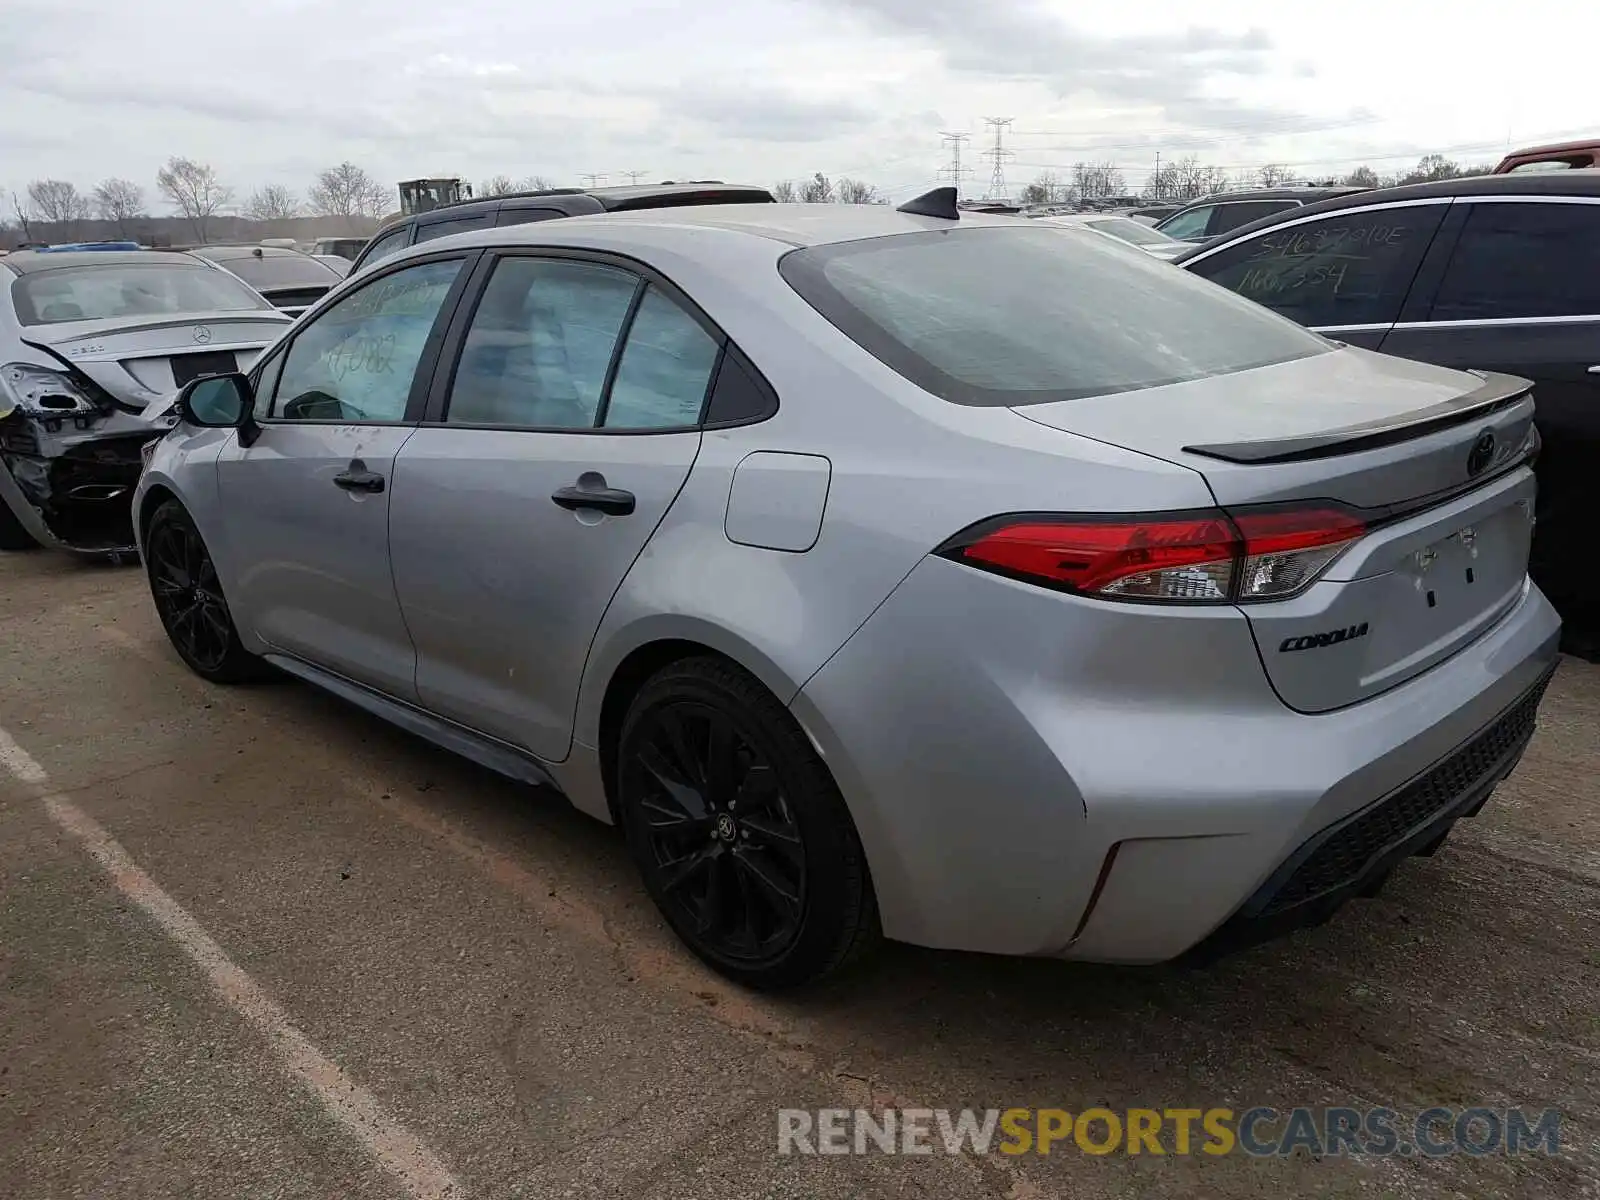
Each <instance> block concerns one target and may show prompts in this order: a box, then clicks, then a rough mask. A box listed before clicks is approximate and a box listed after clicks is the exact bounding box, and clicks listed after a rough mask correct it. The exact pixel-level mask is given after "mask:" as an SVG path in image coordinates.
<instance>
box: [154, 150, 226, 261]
mask: <svg viewBox="0 0 1600 1200" xmlns="http://www.w3.org/2000/svg"><path fill="white" fill-rule="evenodd" d="M156 188H157V190H158V191H160V193H161V194H162V195H163V196H165V197H166V198H167V202H168V203H169V204H171V205H172V207H173V208H175V209H177V210H178V212H179V213H181V214H182V215H183V216H184V217H186V218H187V219H188V221H189V224H190V225H191V226H192V227H193V228H194V235H195V237H196V238H198V239H199V240H200V241H202V242H204V241H205V240H206V230H207V228H208V227H209V226H210V224H211V218H212V217H213V216H215V215H216V211H217V209H219V208H221V207H222V206H223V205H224V204H227V203H228V202H229V201H230V200H232V199H233V189H232V188H231V187H227V186H225V185H224V184H223V183H222V182H221V181H220V180H219V179H218V178H217V169H216V168H215V167H213V166H212V165H211V164H210V163H198V162H195V161H194V160H193V159H189V158H169V159H167V165H166V166H164V167H162V168H161V170H159V171H157V172H156Z"/></svg>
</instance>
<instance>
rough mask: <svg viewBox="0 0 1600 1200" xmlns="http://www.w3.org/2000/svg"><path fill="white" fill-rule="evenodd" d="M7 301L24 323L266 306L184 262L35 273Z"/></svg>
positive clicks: (225, 278) (223, 278) (221, 276)
mask: <svg viewBox="0 0 1600 1200" xmlns="http://www.w3.org/2000/svg"><path fill="white" fill-rule="evenodd" d="M11 298H12V300H13V302H14V303H15V305H16V309H17V319H18V320H19V321H21V322H22V324H24V325H56V324H61V323H63V322H66V321H99V320H104V319H107V318H111V317H161V316H166V315H168V314H172V313H206V312H250V311H254V310H257V309H270V308H271V307H272V306H271V305H270V304H268V303H267V302H266V301H265V300H263V299H262V298H261V297H260V296H258V295H257V294H256V293H255V292H253V291H251V290H250V289H249V288H248V287H246V286H245V285H244V284H242V283H240V282H239V281H238V280H237V279H235V278H233V276H231V275H227V274H225V273H224V272H222V271H214V270H212V269H211V268H210V267H205V266H201V265H199V264H198V263H196V264H193V265H191V264H188V263H184V262H176V263H154V262H152V263H115V264H108V265H106V266H103V267H66V268H63V269H61V270H58V271H39V272H36V273H33V274H28V275H23V276H21V277H20V278H18V279H17V281H16V282H15V283H13V284H12V285H11Z"/></svg>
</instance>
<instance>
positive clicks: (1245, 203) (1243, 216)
mask: <svg viewBox="0 0 1600 1200" xmlns="http://www.w3.org/2000/svg"><path fill="white" fill-rule="evenodd" d="M1299 207H1300V202H1299V201H1298V200H1236V201H1234V202H1233V203H1232V204H1224V205H1222V206H1221V211H1219V212H1218V213H1217V219H1216V220H1215V221H1213V222H1211V228H1210V229H1209V230H1208V231H1207V232H1209V233H1211V234H1218V233H1227V232H1228V231H1229V230H1230V229H1238V228H1239V227H1240V226H1241V225H1248V224H1250V222H1251V221H1259V220H1260V219H1261V218H1262V217H1270V216H1271V215H1272V214H1273V213H1275V212H1282V211H1283V210H1284V209H1286V208H1299Z"/></svg>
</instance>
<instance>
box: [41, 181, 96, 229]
mask: <svg viewBox="0 0 1600 1200" xmlns="http://www.w3.org/2000/svg"><path fill="white" fill-rule="evenodd" d="M28 204H29V206H30V207H32V209H33V212H34V215H35V216H36V217H38V218H39V220H41V221H49V222H51V223H52V224H57V225H62V226H64V227H66V228H67V229H69V230H70V229H71V228H72V226H74V225H75V224H77V223H78V222H79V221H82V220H84V219H86V218H87V217H88V216H89V213H90V207H89V197H87V196H85V195H84V194H83V193H82V192H80V191H78V189H77V187H76V186H75V185H74V184H71V183H69V182H67V181H66V180H65V179H35V180H34V181H33V182H32V183H30V184H29V185H28Z"/></svg>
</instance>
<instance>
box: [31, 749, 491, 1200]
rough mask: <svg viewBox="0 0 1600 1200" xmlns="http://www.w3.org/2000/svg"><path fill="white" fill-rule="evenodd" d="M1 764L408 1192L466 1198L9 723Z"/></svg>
mask: <svg viewBox="0 0 1600 1200" xmlns="http://www.w3.org/2000/svg"><path fill="white" fill-rule="evenodd" d="M0 766H4V768H5V769H6V771H7V772H8V773H9V774H10V775H12V776H13V777H14V778H15V779H17V780H18V781H19V782H21V783H24V784H27V785H29V786H31V787H34V788H37V789H38V790H39V792H40V796H39V799H40V801H41V802H42V803H43V804H44V807H45V810H46V811H47V812H48V813H49V814H50V816H51V818H52V819H53V820H54V821H55V822H56V824H58V825H60V826H61V828H62V829H64V830H66V832H68V833H70V834H71V835H72V836H73V837H75V838H77V840H78V841H79V842H81V843H82V844H83V848H84V849H85V850H87V851H88V853H89V856H90V857H91V858H93V859H94V860H95V862H97V863H99V864H100V866H101V868H102V869H103V870H104V871H105V872H106V874H107V875H108V876H110V878H111V882H112V884H113V885H114V886H115V887H116V889H117V890H118V891H119V892H121V893H122V894H123V895H124V896H126V897H127V898H128V899H129V900H131V901H132V902H133V903H134V904H137V905H138V906H139V907H140V908H141V909H143V910H144V911H145V913H146V914H148V915H149V916H150V918H151V919H152V920H154V921H155V923H156V924H157V925H158V926H160V928H161V930H162V932H164V933H165V934H166V935H167V936H168V937H170V938H171V939H172V940H173V942H175V943H176V944H177V946H178V948H179V949H181V950H182V951H183V952H184V953H185V954H187V955H188V956H189V957H190V958H191V959H193V960H194V963H195V965H196V966H198V967H199V968H200V969H201V971H202V972H204V974H205V976H206V979H207V980H208V981H209V982H210V984H211V986H212V987H213V988H214V989H215V990H216V992H217V995H219V996H220V997H221V998H222V1000H223V1002H224V1003H225V1004H226V1005H227V1006H228V1007H229V1008H231V1009H233V1010H234V1011H235V1012H236V1013H238V1014H239V1015H240V1016H241V1017H243V1018H244V1020H245V1022H246V1023H247V1024H248V1025H250V1026H251V1027H252V1028H253V1029H254V1030H255V1031H256V1032H257V1033H259V1034H260V1035H261V1036H262V1038H263V1039H264V1040H265V1041H266V1043H267V1046H268V1047H269V1048H270V1050H271V1053H272V1054H273V1056H274V1057H275V1058H277V1059H278V1061H279V1062H280V1064H281V1065H282V1066H283V1067H284V1069H286V1070H287V1071H288V1072H289V1073H290V1074H291V1075H293V1076H294V1077H295V1078H296V1079H298V1080H299V1081H300V1082H301V1084H303V1085H304V1086H305V1087H306V1089H307V1090H308V1091H310V1092H311V1094H312V1095H313V1096H315V1097H316V1098H317V1100H318V1102H319V1103H321V1105H322V1107H323V1108H324V1109H326V1110H327V1112H328V1115H329V1116H331V1117H332V1118H333V1119H334V1120H335V1121H336V1122H337V1123H338V1124H339V1125H340V1126H341V1127H342V1128H343V1129H344V1130H345V1131H346V1132H347V1133H349V1134H350V1135H351V1136H353V1137H354V1138H355V1139H356V1140H357V1141H359V1142H361V1143H362V1145H364V1146H365V1147H366V1148H367V1150H368V1151H369V1152H370V1153H371V1154H372V1156H373V1157H374V1158H376V1159H377V1160H378V1163H379V1164H380V1165H381V1166H382V1167H383V1168H384V1169H385V1170H386V1171H388V1172H389V1173H390V1174H391V1175H393V1176H394V1177H395V1179H396V1180H397V1181H398V1182H399V1183H400V1185H401V1187H402V1188H404V1190H405V1194H406V1195H407V1196H409V1197H414V1198H415V1200H446V1198H449V1200H461V1197H464V1196H465V1195H466V1191H465V1189H464V1188H463V1187H462V1186H461V1184H460V1183H458V1182H457V1181H456V1179H455V1178H454V1176H452V1175H451V1173H450V1171H449V1169H448V1168H447V1167H446V1166H445V1165H444V1164H443V1162H441V1161H440V1159H439V1158H438V1157H437V1156H436V1155H435V1154H434V1153H433V1152H432V1151H431V1150H429V1149H428V1147H427V1146H425V1145H424V1144H423V1143H422V1142H421V1141H420V1140H418V1139H417V1138H416V1137H415V1136H414V1135H413V1134H412V1133H410V1132H409V1131H408V1130H407V1129H406V1128H405V1127H404V1126H403V1125H401V1124H400V1123H399V1122H398V1121H397V1120H395V1119H394V1117H392V1116H390V1115H389V1113H388V1112H386V1111H385V1110H384V1108H383V1106H382V1105H381V1104H380V1103H379V1102H378V1100H377V1098H376V1097H375V1096H373V1095H372V1093H371V1092H369V1091H367V1090H366V1089H365V1088H363V1087H361V1086H360V1085H358V1084H356V1083H355V1082H353V1081H352V1080H351V1079H350V1078H349V1077H348V1076H347V1075H345V1073H344V1072H343V1071H342V1070H340V1068H339V1066H338V1065H337V1064H336V1063H334V1062H333V1060H331V1059H330V1058H328V1056H327V1055H325V1054H323V1053H322V1052H321V1051H320V1050H318V1049H317V1048H316V1047H315V1046H314V1045H312V1044H311V1042H310V1041H309V1040H308V1039H307V1038H306V1036H305V1034H303V1033H301V1032H300V1030H299V1029H297V1028H296V1027H295V1025H294V1023H293V1022H292V1021H290V1020H289V1015H288V1014H287V1013H286V1012H284V1010H283V1009H282V1008H281V1007H279V1005H278V1003H277V1002H276V1001H275V1000H273V999H272V998H271V997H270V996H268V995H267V993H266V992H265V991H263V990H262V988H261V986H260V985H259V984H257V983H256V982H255V980H253V979H251V978H250V977H249V976H248V975H246V974H245V973H244V972H243V971H242V970H240V969H239V968H238V967H237V966H235V965H234V964H233V962H232V961H230V960H229V958H228V956H227V955H226V954H225V953H223V950H222V947H221V946H219V945H217V943H216V942H215V941H213V940H212V938H211V935H210V934H208V933H207V932H206V931H205V929H204V928H202V927H201V925H200V923H199V922H198V921H196V920H195V919H194V918H193V917H191V916H190V915H189V914H188V912H186V911H185V910H184V909H183V907H182V906H181V905H180V904H179V903H178V902H177V901H176V900H174V899H173V898H172V897H171V896H169V895H167V893H166V892H165V891H163V890H162V889H161V886H160V885H159V884H157V883H156V881H155V880H153V879H151V878H150V876H149V875H147V874H145V872H144V871H143V870H142V869H141V868H140V867H139V865H138V864H137V863H136V862H134V861H133V859H132V858H131V857H129V855H128V852H127V851H126V850H124V849H123V848H122V846H121V844H120V843H118V842H117V840H116V839H115V838H113V837H112V836H111V835H110V834H109V833H107V832H106V830H105V828H104V827H103V826H101V824H100V823H99V822H98V821H96V820H95V819H94V818H93V817H91V816H90V815H89V814H88V813H86V812H84V811H83V809H81V808H79V807H78V806H77V805H76V804H74V803H73V802H72V801H71V800H69V799H67V797H66V796H64V795H62V794H60V793H59V792H55V791H52V790H51V787H50V777H49V775H48V774H47V773H46V772H45V770H44V768H43V767H41V766H40V765H39V764H38V762H37V761H35V759H34V758H33V756H32V755H30V754H29V753H28V752H27V751H26V750H24V749H23V748H22V747H21V746H19V745H18V744H17V742H16V740H15V739H14V738H12V736H11V735H10V734H9V733H7V732H6V731H5V730H4V729H0Z"/></svg>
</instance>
